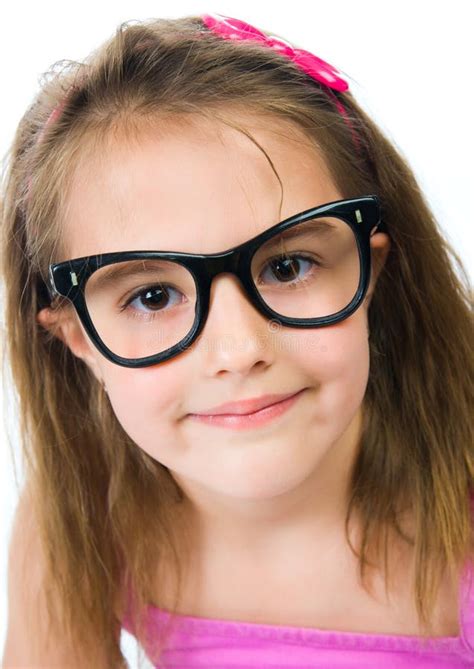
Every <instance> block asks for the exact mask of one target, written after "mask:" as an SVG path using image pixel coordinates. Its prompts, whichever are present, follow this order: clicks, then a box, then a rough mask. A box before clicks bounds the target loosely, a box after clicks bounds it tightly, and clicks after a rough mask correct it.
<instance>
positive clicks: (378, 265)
mask: <svg viewBox="0 0 474 669" xmlns="http://www.w3.org/2000/svg"><path fill="white" fill-rule="evenodd" d="M389 251H390V237H389V236H388V235H387V234H386V233H385V232H376V233H374V234H373V235H372V236H371V238H370V256H371V271H370V282H369V288H368V290H367V295H366V297H365V301H366V303H367V306H369V304H370V302H371V300H372V295H373V292H374V290H375V286H376V284H377V279H378V278H379V275H380V272H381V271H382V268H383V267H384V265H385V262H386V260H387V256H388V252H389Z"/></svg>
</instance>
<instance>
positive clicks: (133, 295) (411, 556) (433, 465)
mask: <svg viewBox="0 0 474 669" xmlns="http://www.w3.org/2000/svg"><path fill="white" fill-rule="evenodd" d="M2 224H3V225H2V231H3V242H2V243H3V280H4V288H5V299H6V315H5V322H6V324H7V341H6V344H7V352H8V357H9V361H10V363H11V368H12V372H13V378H14V381H15V384H16V389H17V392H18V397H19V403H20V405H19V406H20V411H21V427H22V435H23V439H22V443H23V448H24V455H25V463H26V473H27V476H26V481H27V483H26V485H25V488H24V491H23V494H22V497H21V501H20V504H19V507H18V512H17V516H16V520H15V525H14V528H13V535H12V541H11V546H10V568H9V578H10V582H9V593H10V595H9V596H10V610H9V628H8V638H7V643H6V648H5V651H4V652H5V655H4V663H5V666H6V667H9V666H20V665H21V666H29V667H33V666H62V667H65V666H68V667H114V668H116V667H119V666H121V667H123V666H127V665H126V662H125V659H124V657H123V655H122V653H121V651H120V630H121V628H122V627H124V628H125V629H128V630H129V631H131V632H133V633H134V634H135V635H136V637H137V639H138V640H139V641H140V644H141V645H142V647H143V648H144V650H145V652H146V654H147V655H148V657H149V658H150V659H151V660H152V661H153V663H154V664H155V666H157V667H197V666H199V667H218V668H220V669H221V668H225V667H235V668H236V667H263V666H273V667H333V666H334V667H335V666H338V667H349V666H350V667H356V666H357V667H364V668H369V667H393V668H395V667H397V668H401V667H411V668H412V667H424V668H428V667H429V668H430V669H434V668H435V667H436V668H441V667H443V668H448V667H449V668H451V669H453V668H457V667H473V666H474V585H473V586H472V587H471V579H472V574H473V573H474V562H473V555H474V541H473V519H472V508H471V505H470V503H472V500H473V493H474V486H473V474H474V458H473V449H472V444H473V439H472V437H473V435H472V421H471V411H472V395H473V393H472V390H473V387H472V385H473V356H472V327H471V326H472V320H471V313H470V309H469V281H468V278H467V274H466V273H465V271H464V268H463V266H462V263H461V261H460V259H459V257H458V256H457V255H456V253H455V252H454V250H453V249H452V248H451V247H450V245H449V244H448V243H447V241H446V240H445V239H444V238H443V236H442V235H441V233H440V230H439V228H438V225H437V223H436V221H435V220H434V217H433V214H432V213H431V212H430V209H429V207H428V205H427V203H426V201H425V199H424V197H423V195H422V193H421V192H420V190H419V186H418V184H417V182H416V180H415V178H414V176H413V173H412V172H411V170H410V168H409V167H408V166H407V164H406V162H405V161H404V160H403V159H402V157H401V156H400V155H399V153H398V152H397V151H396V149H395V148H394V147H393V146H392V145H391V144H390V143H389V142H388V141H387V139H386V138H385V137H384V136H383V134H382V133H381V132H380V130H379V129H378V128H377V127H376V125H375V124H374V123H373V121H371V120H370V118H368V116H367V115H366V114H365V113H364V112H363V110H362V109H361V108H360V106H359V105H358V104H357V102H356V101H355V99H354V98H353V96H352V95H351V93H350V92H349V90H348V84H347V82H346V80H345V79H344V78H343V77H342V76H341V75H340V74H339V73H338V72H337V70H335V68H333V67H332V66H330V65H329V64H327V63H325V62H324V61H322V60H321V59H320V58H319V57H318V56H316V55H314V54H311V53H308V52H307V51H304V50H302V49H298V48H296V47H293V46H291V45H290V44H289V43H287V42H286V41H284V40H282V39H279V38H276V37H274V36H271V34H270V33H267V32H264V31H260V30H258V29H257V28H254V27H252V26H250V25H248V24H246V23H244V22H243V21H240V20H238V19H234V18H230V17H223V16H219V15H203V16H190V17H185V18H181V19H177V20H154V21H149V22H146V23H142V24H138V23H136V22H135V23H134V24H133V25H127V24H124V25H122V26H121V27H120V28H119V30H118V31H117V32H116V34H115V35H114V36H113V37H112V38H111V39H110V40H109V41H107V43H106V44H104V45H103V46H102V47H101V48H99V49H98V50H97V51H95V52H94V53H93V54H92V55H91V56H90V57H89V58H88V59H87V60H86V61H85V62H84V63H76V62H70V63H67V64H66V65H65V67H64V68H63V70H62V71H61V72H59V73H56V74H55V76H54V77H52V78H51V79H50V80H48V81H47V82H46V83H45V85H44V87H43V89H42V91H41V92H40V94H39V95H38V97H37V99H36V100H35V101H34V104H33V105H32V106H31V107H30V108H29V109H28V110H27V112H26V113H25V115H24V117H23V118H22V120H21V122H20V125H19V128H18V131H17V134H16V137H15V142H14V145H13V147H12V157H11V162H10V164H9V169H8V172H7V175H6V180H5V186H4V194H3V208H2ZM453 260H454V261H455V262H456V264H457V269H458V270H459V271H458V272H456V271H455V269H454V262H453Z"/></svg>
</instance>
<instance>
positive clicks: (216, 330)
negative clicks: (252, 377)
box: [198, 273, 274, 376]
mask: <svg viewBox="0 0 474 669" xmlns="http://www.w3.org/2000/svg"><path fill="white" fill-rule="evenodd" d="M269 334H270V330H269V320H268V319H267V318H266V317H265V316H264V315H263V314H261V313H260V312H259V311H257V309H256V308H255V307H254V305H253V304H252V303H251V302H250V300H249V299H248V297H247V294H246V292H245V289H244V287H243V286H242V284H241V283H240V281H239V279H238V278H237V277H236V276H235V275H233V274H227V273H224V274H220V275H219V276H217V277H215V278H214V280H213V282H212V285H211V293H210V301H209V313H208V317H207V320H206V323H205V324H204V328H203V330H202V332H201V335H200V337H199V340H198V341H199V343H198V346H199V347H200V348H201V359H202V361H203V368H204V370H205V372H206V374H207V375H209V376H215V375H216V374H221V375H222V374H224V373H225V372H226V371H227V372H232V373H234V374H241V375H245V374H248V373H249V372H250V371H251V370H252V368H253V367H261V368H262V369H264V368H266V367H267V366H269V365H270V364H271V363H272V361H273V359H274V352H273V351H272V347H271V343H270V342H269Z"/></svg>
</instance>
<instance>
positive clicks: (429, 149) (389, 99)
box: [0, 0, 474, 667]
mask: <svg viewBox="0 0 474 669" xmlns="http://www.w3.org/2000/svg"><path fill="white" fill-rule="evenodd" d="M470 5H471V3H470V2H468V1H467V0H464V1H463V0H450V2H438V1H436V0H431V1H428V0H418V2H414V1H413V0H411V1H410V2H407V1H406V0H397V2H394V1H391V2H388V1H385V2H380V1H379V0H357V2H353V0H338V1H337V2H328V1H326V2H315V1H314V0H313V2H303V1H302V0H292V1H291V2H289V3H275V2H272V3H266V2H261V3H257V2H255V1H254V0H252V1H251V2H250V1H248V0H239V1H238V2H237V1H236V0H235V1H233V0H229V1H228V2H220V3H219V2H217V3H216V2H210V3H207V4H206V3H202V2H191V1H189V2H185V1H184V0H173V2H159V1H156V2H147V1H144V0H142V1H140V0H134V1H133V2H132V1H131V0H116V1H115V2H114V3H110V4H109V3H107V4H106V3H100V2H97V1H96V2H91V0H81V2H79V3H70V2H63V1H61V2H53V1H52V0H50V1H48V0H43V1H42V2H33V1H32V2H25V1H23V2H18V1H17V2H14V3H12V2H6V1H4V2H3V3H2V9H1V10H0V76H1V85H2V94H1V97H2V102H1V105H0V119H1V124H0V156H1V158H2V163H3V166H5V163H6V160H7V158H8V155H7V152H8V150H9V147H10V143H11V141H12V138H13V134H14V131H15V128H16V125H17V123H18V121H19V120H20V117H21V116H22V114H23V113H24V111H25V110H26V107H27V106H28V105H29V104H30V103H31V101H32V99H33V96H34V95H35V93H36V91H37V90H38V88H39V78H40V75H41V74H42V73H43V72H46V71H47V70H48V68H49V67H50V66H51V65H52V64H53V63H54V62H56V61H59V60H62V59H73V60H82V59H83V58H84V57H85V56H86V55H87V54H88V53H89V52H90V51H91V50H92V49H95V48H96V47H98V46H99V44H100V43H101V42H103V41H104V40H105V39H106V38H108V37H109V36H111V35H112V33H113V32H114V31H115V28H116V27H117V26H118V25H119V24H120V23H121V22H123V21H129V20H131V19H137V20H143V19H148V18H152V17H178V16H184V15H186V14H199V13H204V12H218V13H221V14H224V15H228V16H234V17H236V18H240V19H243V20H246V21H248V22H249V23H252V24H254V25H255V26H257V27H260V28H263V29H265V30H269V31H273V32H275V33H276V34H278V35H281V36H282V37H284V38H285V39H287V40H288V41H290V42H292V43H293V44H295V45H296V46H299V47H301V48H305V49H307V50H309V51H312V52H313V53H315V54H317V55H319V56H320V57H321V58H323V59H324V60H327V61H328V62H329V63H331V64H333V65H335V66H336V67H338V68H339V69H340V70H341V71H342V72H344V73H345V74H346V78H348V77H349V84H350V88H351V90H352V92H353V93H354V95H355V96H356V98H357V99H358V100H359V102H360V103H361V104H362V105H363V106H364V107H365V109H366V110H367V111H368V112H369V113H370V114H372V116H373V117H374V118H375V120H376V121H377V122H378V123H379V124H380V126H381V127H382V129H383V130H384V131H385V132H387V133H388V135H389V137H390V138H391V139H392V141H394V142H395V144H396V145H397V146H398V147H399V148H400V149H401V151H402V153H403V154H404V155H405V157H406V158H407V159H408V161H409V163H410V164H411V166H412V168H413V169H414V171H415V174H416V176H417V178H418V180H419V182H420V185H421V187H422V189H423V190H424V191H425V193H426V194H427V197H428V200H429V202H430V204H431V206H432V208H433V210H434V212H435V214H436V215H437V217H438V220H439V223H440V226H441V228H442V230H443V231H444V233H445V235H446V236H447V237H448V239H449V240H450V241H451V242H452V244H453V245H454V247H455V249H456V250H457V251H458V252H459V253H460V255H461V258H462V259H463V260H464V261H465V263H466V266H467V269H468V271H469V274H470V276H471V278H472V277H473V276H474V248H473V244H472V241H473V215H472V210H473V207H472V204H470V202H469V198H470V196H471V195H472V194H473V190H474V179H473V176H474V172H473V169H472V159H473V156H474V141H473V130H472V124H473V122H474V110H473V93H472V87H473V83H472V66H473V63H474V53H473V48H472V35H471V34H469V33H470V32H471V29H470V26H472V23H471V18H470V17H471V9H472V7H471V6H470ZM2 321H3V317H2ZM8 386H9V384H8V382H7V393H6V394H8ZM6 399H7V398H5V397H4V398H3V400H4V401H3V402H2V405H1V406H3V405H5V406H7V405H6V404H5V401H6ZM4 413H5V417H4V419H3V422H2V423H1V424H0V436H2V437H3V438H2V439H1V448H0V490H1V491H2V515H1V524H0V644H1V645H0V652H1V649H2V648H3V644H4V639H5V633H6V626H7V597H6V583H7V581H6V566H7V551H8V542H9V536H10V528H11V519H12V512H13V510H14V507H15V504H16V500H17V485H16V484H15V481H14V474H13V467H12V461H11V456H10V451H9V446H8V441H7V437H6V430H7V427H3V425H5V426H6V416H8V424H9V425H10V428H9V430H8V431H9V433H11V435H12V436H11V442H12V447H13V449H14V451H15V452H17V451H18V444H17V439H16V433H15V429H16V428H15V425H16V417H15V414H14V413H12V411H11V409H10V408H7V409H6V410H5V412H4ZM20 474H21V472H20ZM20 482H21V476H20ZM124 648H125V652H126V654H127V657H128V658H129V661H130V666H131V667H134V666H135V663H134V660H133V654H132V652H133V643H131V639H130V637H128V635H124Z"/></svg>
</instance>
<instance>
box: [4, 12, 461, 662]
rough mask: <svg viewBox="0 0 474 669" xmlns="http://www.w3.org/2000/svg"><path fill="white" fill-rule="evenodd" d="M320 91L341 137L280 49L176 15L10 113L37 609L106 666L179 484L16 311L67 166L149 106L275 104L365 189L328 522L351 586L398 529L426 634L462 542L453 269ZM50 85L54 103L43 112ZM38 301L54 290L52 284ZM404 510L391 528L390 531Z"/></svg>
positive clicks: (13, 298)
mask: <svg viewBox="0 0 474 669" xmlns="http://www.w3.org/2000/svg"><path fill="white" fill-rule="evenodd" d="M269 34H270V33H269ZM58 65H59V66H58ZM338 96H339V100H340V101H341V102H342V104H343V105H344V107H345V109H346V112H347V116H348V117H349V119H350V123H351V126H352V128H353V130H354V131H355V132H356V134H357V137H358V139H359V142H360V147H359V150H356V149H355V147H354V141H353V137H352V135H351V131H350V128H349V126H348V124H347V123H346V122H345V121H344V118H343V117H342V116H341V114H340V113H339V111H338V109H337V107H336V106H335V104H334V100H333V99H331V97H330V96H329V95H328V94H327V91H325V90H324V89H323V87H322V86H319V85H318V84H317V83H316V82H314V80H313V79H311V78H310V77H309V76H307V75H306V74H305V73H303V72H302V71H300V70H299V69H298V68H297V67H296V66H295V65H294V63H292V62H291V61H290V60H288V59H287V58H286V57H284V56H283V55H281V54H279V53H277V52H276V51H275V50H273V49H269V48H266V47H264V46H262V45H260V44H257V43H253V42H238V43H235V42H233V41H231V40H224V39H222V38H220V37H218V36H216V35H214V34H213V33H211V32H209V31H208V30H207V29H206V28H205V27H204V26H203V23H202V21H201V19H200V18H199V17H198V16H188V17H184V18H180V19H176V20H175V19H173V20H168V19H167V20H165V19H159V20H149V21H145V22H141V23H137V22H133V23H125V24H122V25H120V26H119V27H118V29H117V30H116V32H115V33H114V34H113V35H112V36H111V37H110V38H109V39H108V40H107V41H106V42H105V43H104V44H103V45H102V46H101V47H100V48H98V49H97V50H95V51H94V52H92V53H91V54H90V56H88V58H87V59H85V61H84V62H71V61H61V62H60V63H59V64H55V65H54V66H53V67H52V68H51V70H50V72H48V73H47V76H46V77H44V80H43V82H42V86H41V88H40V91H39V93H38V94H37V95H36V97H35V99H34V101H33V103H32V104H31V106H30V107H29V108H28V109H27V111H26V112H25V114H24V115H23V117H22V119H21V121H20V123H19V125H18V128H17V131H16V134H15V138H14V141H13V144H12V147H11V151H10V156H9V160H8V164H7V168H6V170H5V174H4V177H3V188H2V202H1V221H2V276H3V281H4V290H5V330H6V342H5V343H6V349H5V354H6V355H5V360H6V361H8V362H9V364H10V366H11V374H12V378H13V381H14V386H15V390H16V393H17V397H18V411H19V415H20V430H21V444H22V453H23V457H24V464H25V468H26V479H27V480H28V481H29V482H30V484H31V489H32V491H34V495H35V505H34V508H35V513H36V516H37V524H38V530H39V535H40V537H41V541H42V545H43V546H44V551H45V555H46V557H47V565H48V566H47V569H48V574H47V583H48V607H49V610H50V616H51V620H56V624H58V625H59V624H61V625H62V626H63V628H64V630H65V632H64V633H65V634H67V635H68V637H70V638H71V639H72V640H73V641H74V642H75V643H77V644H87V642H88V640H90V639H93V638H97V637H100V639H101V640H102V645H103V647H104V649H106V652H107V654H108V657H110V662H111V664H113V665H114V666H126V664H124V658H123V656H122V653H121V651H120V645H119V634H118V633H119V630H120V624H121V620H120V616H119V615H118V614H117V609H116V607H114V606H113V605H112V602H115V601H117V598H120V597H121V593H122V592H123V591H124V588H125V583H129V584H132V586H133V587H132V590H133V597H134V600H135V604H136V611H137V616H138V618H137V630H138V636H137V638H138V637H140V638H144V637H143V634H144V632H143V629H142V627H141V622H142V619H141V617H140V614H141V613H142V612H143V610H144V607H145V604H146V602H147V598H149V597H150V593H152V592H154V593H156V592H157V589H156V582H155V581H154V575H155V574H156V569H155V567H156V565H157V564H159V562H160V559H164V557H165V556H167V558H168V559H169V558H170V557H171V561H172V563H173V564H174V565H175V568H176V583H177V584H178V586H177V588H176V593H175V594H176V600H175V601H176V602H177V601H178V599H179V592H180V584H181V582H182V574H184V573H186V568H187V565H186V552H185V551H183V550H178V542H179V545H181V541H182V539H183V538H182V537H181V536H180V537H178V536H176V533H175V532H174V527H175V525H174V519H175V518H176V515H175V514H176V512H177V509H179V502H180V500H181V499H182V494H181V491H180V488H179V486H178V485H177V484H176V483H175V482H174V479H173V478H172V476H171V474H170V472H169V471H168V469H167V468H166V467H164V466H163V465H161V464H160V463H159V462H157V461H155V460H154V459H153V458H151V457H150V456H148V455H147V454H146V453H144V452H143V451H142V449H140V448H137V445H136V444H135V443H134V442H133V441H132V440H131V439H130V437H129V436H128V435H127V434H126V432H125V431H124V430H123V429H122V427H121V426H120V424H119V422H118V420H117V418H116V416H115V415H114V412H113V410H112V408H111V405H110V403H109V401H108V399H107V396H106V395H105V394H104V390H103V388H102V386H101V385H100V383H99V382H98V381H97V379H96V378H95V376H94V375H93V373H92V372H91V371H90V369H89V368H88V367H87V365H86V364H85V363H84V362H83V361H82V360H80V359H78V358H77V357H75V356H74V355H73V354H72V353H71V351H70V350H69V349H68V348H67V347H66V346H65V345H64V343H63V342H62V341H61V340H60V339H59V338H58V337H55V336H54V333H51V332H48V331H46V330H44V329H43V328H41V327H40V326H39V325H38V323H37V320H36V314H37V312H38V309H39V307H40V305H41V302H40V299H41V294H42V293H41V290H40V288H41V286H42V285H43V282H44V281H45V280H46V277H47V272H48V265H49V263H51V262H54V261H55V259H57V258H58V253H59V252H60V249H61V244H62V229H63V228H62V226H63V224H62V221H63V217H64V212H65V211H66V207H67V197H68V187H69V185H70V183H71V178H72V175H73V174H74V170H75V167H76V166H77V165H78V164H80V163H81V161H87V159H88V156H89V155H92V154H94V152H97V151H99V150H100V148H101V147H102V146H104V143H105V142H108V141H110V142H112V143H113V142H115V141H122V140H123V138H126V140H127V141H139V136H140V132H141V131H142V130H143V129H144V128H151V129H152V128H153V127H158V125H159V123H160V121H161V120H166V119H185V118H187V117H188V118H190V117H193V115H202V116H206V117H207V118H209V119H211V120H212V119H216V118H220V119H221V120H223V122H228V123H232V119H233V118H236V117H237V115H235V116H234V114H233V112H234V111H238V110H239V109H245V111H246V112H248V113H252V114H255V115H259V116H260V117H262V116H263V115H266V116H267V117H268V119H269V121H271V119H272V118H273V119H275V120H279V121H285V122H287V123H288V124H291V125H293V126H296V127H297V128H299V129H301V130H303V131H304V135H305V136H306V137H307V138H308V142H309V143H310V144H312V145H313V146H315V147H316V146H317V147H318V149H319V150H320V151H321V152H322V156H323V158H324V160H325V162H326V164H327V166H328V168H329V170H330V173H331V176H332V178H333V180H334V182H335V184H336V185H337V187H338V189H339V190H340V192H341V193H342V194H343V196H344V197H355V196H358V195H363V194H369V193H374V194H376V195H378V196H379V198H380V201H381V206H382V214H383V218H384V221H385V223H386V225H387V228H388V233H389V235H390V237H391V248H390V251H389V254H388V257H387V260H386V264H385V267H384V269H383V271H382V273H381V275H380V277H379V279H378V282H377V286H376V289H375V292H374V295H373V297H372V300H371V303H370V308H369V315H368V319H369V320H368V324H369V332H370V336H369V345H370V371H369V379H368V385H367V389H366V395H365V397H364V425H363V431H362V438H361V445H360V451H359V452H358V454H357V459H356V461H355V465H354V468H353V471H352V474H351V488H350V502H349V507H348V510H347V518H346V533H347V538H348V541H349V534H348V526H349V520H350V518H351V517H352V514H353V513H355V512H357V514H358V517H359V518H361V519H362V523H361V527H362V534H361V539H360V543H359V545H357V546H353V545H352V544H351V548H352V550H353V551H354V552H355V554H356V555H357V556H358V559H359V565H360V574H361V577H362V578H363V580H364V583H365V584H367V583H368V580H367V574H368V568H369V567H380V568H382V567H383V569H384V570H385V574H386V579H387V583H388V582H389V581H388V579H389V574H390V569H389V556H390V545H391V542H390V537H397V538H398V539H399V540H400V541H402V542H405V543H406V544H407V545H408V546H410V549H411V550H412V551H413V555H414V557H415V563H414V564H415V575H416V577H415V579H414V583H413V597H414V600H415V602H416V610H417V612H418V616H419V619H420V623H421V624H422V626H423V629H424V630H425V631H426V634H428V635H429V634H430V633H431V630H432V627H431V625H432V620H431V616H430V612H431V611H432V609H433V602H434V601H435V597H436V593H437V592H438V588H439V585H440V583H441V579H442V577H443V575H444V574H445V572H446V570H449V571H450V573H451V574H452V575H453V576H459V575H460V573H461V569H462V568H463V565H464V564H465V561H466V560H467V559H468V558H471V557H472V555H473V552H474V548H473V544H474V542H473V528H472V519H471V516H470V507H469V496H470V494H472V492H473V473H474V459H473V448H472V445H473V427H472V425H473V423H472V403H471V400H472V397H473V356H472V315H471V309H470V285H469V279H468V275H467V272H466V269H465V268H464V267H463V264H462V261H461V259H460V258H459V256H458V255H457V254H456V252H455V250H454V249H453V248H452V247H451V246H450V244H449V243H448V241H447V240H446V239H445V238H444V237H443V235H442V234H441V232H440V228H439V226H438V224H437V221H436V220H435V217H434V215H433V213H432V212H431V210H430V208H429V206H428V204H427V202H426V200H425V198H424V196H423V194H422V192H421V191H420V188H419V185H418V183H417V181H416V179H415V177H414V175H413V172H412V170H411V169H410V167H409V166H408V165H407V162H406V161H405V159H404V158H403V157H402V155H401V154H400V153H399V151H398V150H397V149H396V148H395V147H394V146H393V145H392V144H391V143H390V142H389V141H388V139H387V138H386V137H385V136H384V134H383V133H382V132H381V130H380V129H379V128H378V127H377V126H376V124H375V123H374V122H373V121H372V120H371V119H370V118H369V117H368V116H367V114H366V113H365V112H364V111H363V110H362V108H361V107H360V106H359V105H358V104H357V102H356V101H355V99H354V98H353V96H352V95H351V93H350V92H349V91H346V92H344V93H339V94H338ZM60 103H62V104H63V109H62V113H61V115H60V116H59V118H58V119H57V120H56V121H55V122H54V123H52V124H48V126H47V127H45V122H46V120H47V119H48V117H49V116H50V114H51V111H52V110H53V109H54V108H55V107H56V106H57V105H58V104H60ZM236 127H238V129H239V130H241V131H242V132H245V134H246V135H247V136H250V137H251V135H249V132H248V130H247V129H246V128H245V127H243V126H242V127H240V126H238V124H236ZM39 139H41V141H38V140H39ZM267 158H268V156H267ZM57 308H60V309H70V308H72V307H71V304H70V303H68V302H67V300H65V301H63V303H61V304H59V306H58V307H57ZM4 378H7V374H5V375H4ZM407 511H411V512H412V514H413V518H414V525H413V527H412V528H411V530H412V531H411V532H407V531H406V530H405V529H403V517H404V513H405V512H407ZM349 543H350V541H349ZM167 578H168V577H167ZM366 587H368V586H366ZM153 588H155V589H154V590H153ZM158 591H159V588H158ZM156 596H158V595H156ZM162 641H163V643H164V637H163V639H162Z"/></svg>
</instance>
